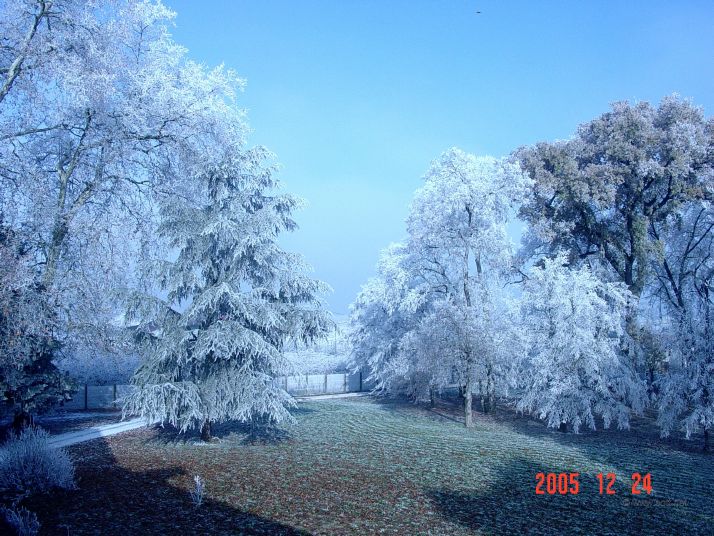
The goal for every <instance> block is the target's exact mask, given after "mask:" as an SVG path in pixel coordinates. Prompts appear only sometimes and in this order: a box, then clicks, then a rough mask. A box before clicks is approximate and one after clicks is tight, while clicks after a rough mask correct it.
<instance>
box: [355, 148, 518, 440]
mask: <svg viewBox="0 0 714 536" xmlns="http://www.w3.org/2000/svg"><path fill="white" fill-rule="evenodd" d="M527 185H528V179H527V177H526V176H525V175H524V174H523V173H521V171H520V169H519V166H518V164H514V163H509V162H506V161H503V160H496V159H494V158H490V157H482V158H477V157H475V156H473V155H469V154H467V153H465V152H463V151H461V150H460V149H456V148H453V149H450V150H449V151H446V152H445V153H444V154H442V155H441V157H440V158H439V159H438V160H436V161H434V162H433V163H432V165H431V168H430V169H429V171H428V172H427V174H426V177H425V181H424V185H423V186H422V187H421V188H420V189H419V190H417V192H416V194H415V197H414V201H413V203H412V206H411V210H410V214H409V217H408V220H407V230H408V233H409V234H408V239H407V240H406V242H405V243H404V244H399V245H396V246H393V247H392V248H390V249H389V250H388V251H387V252H386V253H385V254H384V255H383V257H382V259H381V261H380V265H379V267H378V275H377V277H376V278H374V279H373V280H371V281H370V282H369V283H368V284H367V285H366V286H365V287H364V288H363V289H362V292H361V293H360V295H359V296H358V299H357V301H356V302H355V304H354V306H353V315H352V318H353V322H354V324H355V328H354V330H353V345H354V353H355V356H356V358H357V361H358V362H359V363H361V364H364V365H366V366H367V367H368V368H369V369H370V370H371V378H372V379H374V380H375V381H376V382H377V385H378V387H379V388H380V389H384V390H386V391H388V392H400V393H406V394H408V395H410V396H412V397H413V398H416V399H422V398H425V397H426V396H428V395H431V396H432V397H433V394H434V391H435V390H438V389H440V388H442V387H444V386H445V385H447V384H450V383H452V382H453V381H458V382H459V384H460V385H461V387H462V389H463V391H464V395H465V422H466V425H467V426H470V425H471V405H472V395H473V393H474V391H475V385H479V386H480V387H481V390H482V394H483V395H484V398H483V401H484V402H486V401H491V400H492V398H493V395H494V393H495V386H496V381H497V380H498V379H502V378H503V376H504V375H503V374H502V372H503V368H502V366H503V364H504V362H505V361H507V360H504V359H503V356H504V351H505V346H503V345H501V342H502V341H503V340H504V339H505V337H504V335H505V334H506V333H507V331H508V330H505V329H504V327H505V326H508V327H509V328H510V326H511V325H512V324H510V323H508V322H502V320H503V319H504V318H506V316H507V315H506V314H504V312H505V309H507V308H504V307H503V306H504V304H505V303H506V302H507V300H506V299H505V298H506V295H505V293H503V292H501V287H502V284H503V283H504V282H505V281H506V278H505V275H506V274H507V272H508V271H509V270H510V267H511V259H512V244H511V242H510V239H509V237H508V234H507V232H506V225H507V223H508V221H509V218H510V217H511V216H512V215H513V213H514V206H515V204H517V203H518V201H519V200H520V199H521V198H522V197H523V195H524V194H525V190H526V188H527ZM437 341H438V342H437ZM511 347H513V345H512V346H511ZM484 407H485V408H487V407H488V404H486V403H485V404H484Z"/></svg>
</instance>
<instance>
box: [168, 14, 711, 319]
mask: <svg viewBox="0 0 714 536" xmlns="http://www.w3.org/2000/svg"><path fill="white" fill-rule="evenodd" d="M165 2H166V4H167V5H168V6H170V7H171V8H172V9H174V10H175V11H176V12H177V13H178V17H177V19H176V27H175V28H174V30H173V35H174V37H175V38H176V40H177V41H178V42H179V43H180V44H182V45H184V46H186V47H187V48H188V49H189V55H190V57H191V58H192V59H194V60H197V61H200V62H202V63H206V64H207V65H215V64H218V63H225V65H226V66H228V67H230V68H233V69H235V70H236V71H237V72H238V73H239V75H240V76H242V77H243V78H245V79H246V80H247V82H248V85H247V88H246V91H245V92H244V93H243V94H242V95H241V96H240V101H239V104H240V106H241V107H244V108H246V109H247V111H248V119H249V122H250V125H251V127H252V128H253V130H254V132H253V134H252V136H251V140H250V141H251V143H253V144H262V145H266V146H267V147H268V148H270V149H271V150H272V151H274V152H275V153H276V154H277V156H278V160H279V162H280V163H281V164H282V166H283V170H282V172H281V177H282V179H283V181H284V183H285V185H286V190H287V191H289V192H291V193H295V194H297V195H299V196H301V197H304V198H306V199H307V201H308V205H307V207H306V208H305V209H304V210H302V211H301V212H300V213H299V214H298V215H297V219H298V223H299V224H300V227H301V228H300V230H299V231H297V232H296V233H294V234H293V235H292V236H291V237H289V238H287V239H286V240H285V241H284V244H285V245H286V247H288V248H289V249H291V250H293V251H299V252H301V253H303V254H304V255H305V257H306V258H307V260H308V262H309V263H310V264H312V266H313V267H314V268H315V275H316V276H317V277H319V278H320V279H323V280H325V281H327V282H328V283H329V284H330V285H332V287H333V288H334V289H335V292H334V293H333V294H332V295H331V296H329V297H328V302H329V305H330V307H331V308H332V310H333V311H335V312H338V313H344V312H346V311H347V308H348V305H349V303H350V302H351V301H352V300H353V299H354V297H355V295H356V293H357V292H358V291H359V288H360V285H361V284H362V283H364V282H365V281H366V280H367V278H368V277H370V276H371V275H372V274H373V273H374V267H375V264H376V261H377V258H378V253H379V251H380V250H381V249H382V248H383V247H384V246H386V245H387V244H389V243H390V242H393V241H397V240H399V239H401V238H402V237H403V235H404V219H405V217H406V214H407V210H408V206H409V202H410V199H411V196H412V193H413V192H414V190H415V189H416V188H417V187H418V186H419V185H420V184H421V177H422V175H423V174H424V172H425V171H426V169H427V167H428V165H429V162H430V161H431V160H432V159H434V158H436V157H437V156H438V155H439V154H440V153H441V152H442V151H443V150H445V149H447V148H449V147H451V146H459V147H461V148H463V149H464V150H466V151H469V152H473V153H477V154H490V155H494V156H503V155H508V154H509V153H510V152H511V151H512V150H513V149H515V148H517V147H518V146H521V145H525V144H530V143H534V142H536V141H539V140H553V139H563V138H567V137H569V136H570V135H571V134H572V133H573V132H574V130H575V128H576V126H577V125H578V124H579V123H582V122H584V121H587V120H589V119H592V118H594V117H596V116H597V115H599V114H600V113H602V112H604V111H606V110H607V108H608V105H609V103H611V102H613V101H616V100H649V101H652V102H657V101H659V100H660V99H661V98H662V97H663V96H664V95H667V94H670V93H673V92H677V93H680V94H681V95H683V96H685V97H690V98H691V99H692V100H693V101H694V102H695V103H696V104H698V105H700V106H703V107H704V110H705V113H706V114H707V115H711V114H712V111H713V110H714V76H713V75H714V72H713V68H714V2H712V1H711V0H708V1H689V2H687V1H678V2H663V1H662V2H660V1H654V0H649V1H644V0H641V1H627V2H622V1H620V2H617V1H612V2H606V1H598V2H595V1H593V2H577V1H560V2H556V1H540V2H537V1H535V0H531V1H507V0H501V1H496V0H490V1H465V0H464V1H462V0H422V1H419V0H411V1H388V0H382V1H377V0H349V1H348V0H325V1H316V0H313V1H298V0H293V1H291V2H289V1H277V0H262V1H261V0H232V1H218V0H215V1H211V0H204V1H201V2H198V1H195V0H194V1H189V0H183V1H175V0H165ZM476 11H481V14H477V13H476Z"/></svg>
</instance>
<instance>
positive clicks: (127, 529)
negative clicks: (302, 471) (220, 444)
mask: <svg viewBox="0 0 714 536" xmlns="http://www.w3.org/2000/svg"><path fill="white" fill-rule="evenodd" d="M80 447H81V448H80ZM71 453H72V455H73V457H75V458H76V456H77V455H78V454H80V453H81V455H82V456H83V457H82V459H81V460H77V462H79V463H76V466H77V467H76V469H77V484H78V489H77V490H75V491H55V492H53V493H52V494H50V495H45V496H40V497H33V498H31V499H28V500H26V501H25V502H24V503H23V504H24V505H25V506H26V507H27V508H28V509H29V510H31V511H33V512H36V513H37V514H38V516H39V517H40V521H41V523H42V528H41V534H71V535H73V536H74V535H82V534H162V535H163V534H211V535H213V534H256V535H257V534H260V535H268V534H270V535H273V534H276V535H306V534H309V533H308V532H306V531H303V530H300V529H296V528H294V527H291V526H287V525H284V524H281V523H278V522H275V521H272V520H270V519H266V518H264V517H261V516H260V515H256V514H254V513H251V512H249V511H244V510H241V509H240V508H234V507H231V506H230V505H227V504H225V503H222V502H217V501H213V500H211V499H208V498H204V500H203V503H202V504H201V505H200V506H196V505H194V504H193V502H192V501H191V498H190V495H189V493H188V491H187V489H183V488H180V487H179V486H178V485H177V483H176V481H177V480H182V479H184V478H185V479H186V482H188V481H190V478H191V475H187V474H186V473H185V471H184V470H183V469H182V468H180V467H168V468H161V469H151V468H150V464H151V462H150V461H149V462H146V463H147V466H148V467H147V469H146V470H130V469H126V468H124V467H121V466H120V465H119V464H118V463H117V460H116V459H115V457H114V456H113V454H112V451H111V448H110V447H109V445H108V444H107V443H106V441H105V440H103V439H98V440H94V441H91V442H89V443H85V444H83V445H78V446H77V447H73V449H72V450H71ZM136 463H138V464H141V463H142V462H141V461H139V460H137V461H136ZM214 485H217V483H214Z"/></svg>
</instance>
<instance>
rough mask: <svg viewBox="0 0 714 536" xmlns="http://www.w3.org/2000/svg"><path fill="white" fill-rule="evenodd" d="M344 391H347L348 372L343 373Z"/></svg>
mask: <svg viewBox="0 0 714 536" xmlns="http://www.w3.org/2000/svg"><path fill="white" fill-rule="evenodd" d="M342 392H343V393H346V392H347V374H343V375H342Z"/></svg>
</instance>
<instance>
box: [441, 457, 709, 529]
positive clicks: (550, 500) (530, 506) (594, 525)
mask: <svg viewBox="0 0 714 536" xmlns="http://www.w3.org/2000/svg"><path fill="white" fill-rule="evenodd" d="M551 470H552V469H549V468H547V467H543V466H542V465H540V464H539V463H536V462H534V461H533V460H528V459H522V458H521V459H514V460H512V461H511V462H510V463H509V464H508V465H506V466H505V467H504V468H503V469H502V470H501V471H500V472H499V474H498V478H497V479H496V481H495V482H492V483H491V484H490V485H489V486H487V487H486V488H485V489H484V490H483V491H479V492H465V491H456V490H452V489H432V490H429V491H428V492H427V495H428V497H429V500H430V501H431V503H432V504H433V505H434V507H435V509H436V511H437V512H438V513H439V514H440V515H441V516H442V517H443V518H444V519H446V520H448V521H450V522H452V523H457V524H459V525H461V526H463V527H465V528H466V529H468V530H470V531H478V532H479V533H484V534H633V535H638V536H639V535H642V534H655V533H656V534H706V533H707V530H708V529H710V528H711V527H710V526H708V525H707V524H706V522H705V521H703V519H702V517H697V516H696V515H689V512H687V510H688V509H690V508H692V506H693V505H691V504H687V501H681V502H678V501H667V500H663V499H657V498H654V497H650V496H633V495H631V493H630V490H629V488H627V487H626V485H625V484H624V483H620V482H618V483H617V485H616V494H615V495H610V496H608V495H602V496H601V495H600V494H599V490H598V484H597V481H596V479H595V476H594V475H582V474H581V475H580V477H579V486H580V489H579V493H578V494H577V495H573V494H564V495H561V494H559V493H557V492H556V494H554V495H550V494H548V493H547V488H546V486H545V485H544V486H543V490H544V491H545V494H544V495H536V493H535V486H536V478H535V475H536V474H537V473H539V472H543V473H546V474H547V473H548V472H549V471H551ZM692 510H694V509H693V508H692Z"/></svg>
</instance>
